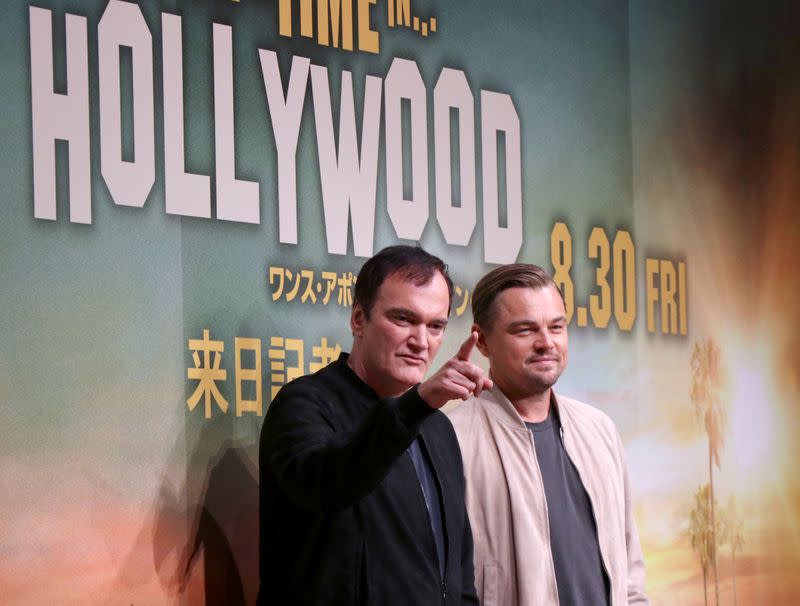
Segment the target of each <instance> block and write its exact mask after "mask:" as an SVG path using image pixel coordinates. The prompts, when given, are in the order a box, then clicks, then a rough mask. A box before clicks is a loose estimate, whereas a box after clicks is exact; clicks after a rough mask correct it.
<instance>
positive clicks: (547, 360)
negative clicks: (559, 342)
mask: <svg viewBox="0 0 800 606" xmlns="http://www.w3.org/2000/svg"><path fill="white" fill-rule="evenodd" d="M557 362H558V358H555V357H553V356H543V357H536V358H529V359H528V363H529V364H537V365H538V364H556V363H557Z"/></svg>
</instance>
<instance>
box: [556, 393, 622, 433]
mask: <svg viewBox="0 0 800 606" xmlns="http://www.w3.org/2000/svg"><path fill="white" fill-rule="evenodd" d="M556 401H557V402H558V413H559V417H560V418H561V424H562V425H563V426H565V427H572V428H573V429H576V430H578V431H581V432H587V433H591V434H594V435H596V436H597V437H600V438H602V439H603V440H604V441H606V442H608V443H610V444H618V443H619V441H620V440H619V433H618V432H617V427H616V425H614V421H612V420H611V417H609V416H608V415H607V414H606V413H604V412H603V411H602V410H600V409H599V408H595V407H594V406H592V405H590V404H586V403H585V402H581V401H580V400H576V399H574V398H569V397H567V396H563V395H561V394H556Z"/></svg>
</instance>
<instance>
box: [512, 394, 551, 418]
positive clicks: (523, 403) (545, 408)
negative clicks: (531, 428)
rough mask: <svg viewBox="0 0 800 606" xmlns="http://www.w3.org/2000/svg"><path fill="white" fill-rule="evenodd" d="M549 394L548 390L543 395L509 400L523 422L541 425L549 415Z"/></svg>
mask: <svg viewBox="0 0 800 606" xmlns="http://www.w3.org/2000/svg"><path fill="white" fill-rule="evenodd" d="M550 392H551V390H550V389H548V390H547V391H545V392H544V393H540V394H533V395H528V396H525V397H523V398H515V399H511V398H509V399H510V400H511V404H513V405H514V408H516V410H517V412H518V413H519V416H521V417H522V420H523V421H526V422H528V423H541V422H542V421H544V420H546V419H547V415H549V414H550Z"/></svg>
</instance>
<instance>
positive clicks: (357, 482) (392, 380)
mask: <svg viewBox="0 0 800 606" xmlns="http://www.w3.org/2000/svg"><path fill="white" fill-rule="evenodd" d="M451 297H452V282H451V280H450V277H449V276H448V273H447V267H446V265H445V264H444V263H443V262H442V261H441V260H440V259H438V258H437V257H434V256H433V255H430V254H428V253H427V252H425V251H424V250H422V249H421V248H414V247H409V246H393V247H390V248H386V249H384V250H382V251H381V252H379V253H378V254H377V255H375V256H374V257H372V258H371V259H370V260H368V261H367V262H366V263H365V264H364V266H363V268H362V269H361V272H360V273H359V275H358V280H357V281H356V287H355V293H354V303H353V309H352V313H351V317H350V327H351V330H352V333H353V347H352V351H351V353H350V355H349V356H348V355H347V354H342V356H341V357H340V358H339V360H337V361H336V362H334V363H332V364H330V365H329V366H328V367H326V368H324V369H322V370H320V371H319V372H317V373H315V374H314V375H311V376H305V377H301V378H299V379H296V380H295V381H292V382H291V383H289V384H287V385H286V386H285V387H284V388H283V389H281V391H280V392H279V393H278V395H277V396H276V398H275V400H274V401H273V402H272V404H271V406H270V408H269V411H268V412H267V416H266V418H265V420H264V426H263V428H262V431H261V444H260V454H259V463H260V480H261V481H260V514H259V517H260V523H261V533H260V563H259V570H260V577H261V588H260V592H259V598H258V603H259V604H261V605H270V606H286V605H294V604H302V605H304V606H306V605H308V606H313V605H317V604H319V605H325V606H329V605H338V604H341V605H343V606H344V605H347V606H350V605H357V604H365V605H366V604H374V605H376V606H377V605H380V606H384V605H386V606H392V605H393V604H397V605H398V606H400V605H402V606H408V605H410V604H420V605H422V606H433V605H436V604H442V605H454V606H455V605H460V604H477V603H478V601H477V597H476V595H475V586H474V581H473V568H472V533H471V531H470V527H469V521H468V518H467V514H466V509H465V505H464V476H463V468H462V466H461V455H460V452H459V450H458V442H457V440H456V437H455V434H454V433H453V428H452V426H451V425H450V422H449V421H448V420H447V417H445V416H444V415H443V414H442V413H441V412H439V410H438V409H439V408H440V407H441V406H442V405H444V404H445V403H446V402H447V401H449V400H451V399H455V398H461V399H466V398H467V397H469V396H470V395H471V394H474V395H477V394H479V393H480V392H481V390H482V389H485V388H490V387H491V382H490V381H488V379H486V378H484V376H483V372H482V371H481V369H480V368H479V367H478V366H475V365H474V364H472V363H470V362H469V356H470V354H471V351H472V349H473V347H474V345H475V342H476V341H477V334H475V333H473V334H472V335H470V338H469V339H467V341H465V342H464V343H463V344H462V346H461V348H460V349H459V352H458V354H457V355H456V356H455V357H453V358H452V359H450V360H449V361H448V362H447V363H445V365H444V366H442V368H441V369H439V370H438V371H437V372H436V373H435V374H434V375H433V376H431V377H430V378H429V379H428V380H427V381H424V382H423V379H424V377H425V373H426V371H427V370H428V368H429V366H430V364H431V362H432V360H433V358H434V356H435V355H436V352H437V350H438V349H439V345H440V344H441V340H442V337H443V335H444V330H445V327H446V325H447V321H448V317H449V315H450V303H451Z"/></svg>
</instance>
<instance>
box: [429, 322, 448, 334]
mask: <svg viewBox="0 0 800 606" xmlns="http://www.w3.org/2000/svg"><path fill="white" fill-rule="evenodd" d="M444 327H445V324H444V322H434V323H433V324H428V332H430V333H431V334H434V335H438V334H441V333H442V332H443V331H444Z"/></svg>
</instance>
